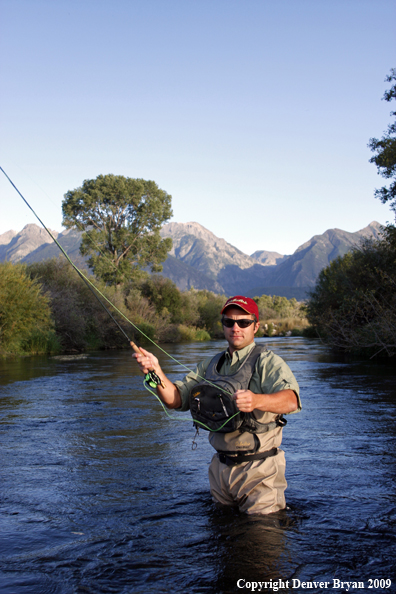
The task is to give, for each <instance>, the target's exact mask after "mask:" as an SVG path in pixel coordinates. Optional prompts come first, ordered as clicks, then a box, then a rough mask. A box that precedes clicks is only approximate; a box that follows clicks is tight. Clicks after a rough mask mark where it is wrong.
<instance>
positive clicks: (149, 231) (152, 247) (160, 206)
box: [62, 174, 172, 285]
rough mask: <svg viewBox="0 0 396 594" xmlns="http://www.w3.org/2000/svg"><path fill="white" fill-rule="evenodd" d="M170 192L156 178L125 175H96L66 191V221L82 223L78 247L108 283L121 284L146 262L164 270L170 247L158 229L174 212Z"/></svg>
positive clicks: (71, 225) (66, 223)
mask: <svg viewBox="0 0 396 594" xmlns="http://www.w3.org/2000/svg"><path fill="white" fill-rule="evenodd" d="M171 200H172V197H171V196H170V195H169V194H168V193H167V192H165V191H164V190H161V189H160V188H159V187H158V186H157V184H156V183H155V182H154V181H146V180H144V179H133V178H129V177H124V176H122V175H111V174H109V175H98V177H97V178H96V179H88V180H85V181H84V182H83V184H82V186H81V187H80V188H77V189H76V190H71V191H68V192H67V193H66V194H65V196H64V200H63V203H62V211H63V225H64V226H65V227H67V228H79V229H80V230H81V229H83V230H84V231H85V232H84V233H83V236H82V241H81V246H80V252H81V254H82V255H84V256H85V255H89V256H90V257H89V260H88V265H89V266H90V268H92V270H93V272H94V273H95V275H96V276H97V277H98V278H101V279H103V280H104V281H105V282H106V283H108V284H111V285H113V284H115V285H117V284H120V283H121V282H123V281H125V280H127V279H130V278H132V277H134V276H136V275H137V273H138V271H139V270H141V269H142V268H144V267H147V266H149V267H151V270H152V272H161V270H162V266H161V262H163V261H164V260H165V259H166V256H167V253H168V251H169V250H170V249H171V247H172V240H171V239H170V238H166V239H162V238H161V236H160V229H161V227H162V225H163V224H164V223H165V222H166V221H168V220H169V219H170V217H171V216H172V208H171Z"/></svg>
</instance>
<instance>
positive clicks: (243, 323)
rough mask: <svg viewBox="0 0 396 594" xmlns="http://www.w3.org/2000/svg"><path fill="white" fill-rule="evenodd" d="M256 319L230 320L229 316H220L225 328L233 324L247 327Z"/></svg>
mask: <svg viewBox="0 0 396 594" xmlns="http://www.w3.org/2000/svg"><path fill="white" fill-rule="evenodd" d="M255 321H256V320H232V319H231V318H221V323H222V324H223V326H225V327H226V328H232V327H233V326H234V324H236V325H237V326H239V327H240V328H248V327H249V326H250V325H251V324H254V323H255Z"/></svg>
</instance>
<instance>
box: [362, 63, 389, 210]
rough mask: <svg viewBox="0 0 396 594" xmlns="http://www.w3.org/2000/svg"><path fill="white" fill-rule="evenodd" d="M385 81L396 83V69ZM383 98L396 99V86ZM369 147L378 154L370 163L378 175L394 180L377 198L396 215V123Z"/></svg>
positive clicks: (372, 139)
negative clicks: (387, 205) (388, 205)
mask: <svg viewBox="0 0 396 594" xmlns="http://www.w3.org/2000/svg"><path fill="white" fill-rule="evenodd" d="M385 80H386V81H388V82H392V81H396V68H392V69H391V73H390V74H389V75H388V76H387V77H386V79H385ZM383 98H384V99H385V101H392V99H396V84H394V85H393V86H391V88H390V89H389V90H388V91H385V93H384V97H383ZM390 115H392V116H396V111H391V114H390ZM368 146H369V147H370V149H371V150H372V151H373V152H376V155H374V157H372V158H371V159H370V163H375V164H376V166H377V169H378V173H379V174H380V175H382V177H385V178H386V179H393V182H392V183H391V184H390V186H389V188H387V187H386V186H383V187H382V188H380V189H379V190H376V191H375V196H376V197H377V198H379V199H380V200H381V202H383V203H385V202H389V204H390V207H391V209H392V210H393V211H395V213H396V122H393V124H389V126H388V130H387V132H385V133H384V135H383V136H382V138H381V139H380V140H377V138H371V139H370V142H369V145H368Z"/></svg>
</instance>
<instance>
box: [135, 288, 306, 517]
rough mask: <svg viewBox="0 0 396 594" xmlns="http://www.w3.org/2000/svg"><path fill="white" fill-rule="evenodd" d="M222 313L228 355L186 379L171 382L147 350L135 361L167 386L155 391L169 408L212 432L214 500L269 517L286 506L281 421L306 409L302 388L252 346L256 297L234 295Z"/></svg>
mask: <svg viewBox="0 0 396 594" xmlns="http://www.w3.org/2000/svg"><path fill="white" fill-rule="evenodd" d="M221 314H222V320H221V321H222V325H223V330H224V336H225V339H226V340H227V342H228V349H227V350H226V351H225V352H223V353H219V354H218V355H216V356H215V357H214V358H208V359H205V360H204V361H202V362H201V363H199V364H198V366H197V368H196V370H195V372H190V373H189V374H188V375H187V376H186V377H185V378H184V379H183V380H181V381H176V382H175V383H174V384H173V383H172V382H171V381H170V380H169V379H168V378H167V377H166V375H165V374H164V373H163V371H162V369H161V367H160V365H159V363H158V359H157V358H156V357H155V356H154V355H153V354H151V353H149V352H148V351H145V350H144V349H141V353H135V354H134V355H132V356H133V357H134V358H135V359H136V360H137V362H138V364H139V367H140V369H141V371H142V372H143V373H144V374H147V373H148V372H149V370H153V371H154V372H155V373H156V374H157V375H158V377H159V378H160V379H161V380H162V382H163V384H162V386H161V385H158V386H157V393H158V395H159V397H160V399H161V400H162V402H163V403H164V404H165V406H166V407H167V408H173V409H178V410H181V411H186V410H190V411H191V414H192V416H193V419H194V421H195V423H196V426H197V428H199V427H203V428H206V429H209V430H210V432H209V442H210V444H211V445H212V446H213V447H214V449H215V450H216V451H217V453H216V454H215V455H214V456H213V459H212V462H211V464H210V467H209V482H210V490H211V494H212V497H213V500H214V501H215V502H216V503H220V504H223V505H232V506H238V507H239V509H240V511H242V512H246V513H248V514H270V513H273V512H276V511H278V510H281V509H284V508H285V507H286V501H285V495H284V491H285V489H286V487H287V483H286V479H285V465H286V462H285V455H284V452H283V451H282V450H281V449H279V446H280V445H281V441H282V428H283V426H284V425H285V424H286V420H285V419H284V418H283V416H282V415H284V414H289V413H293V412H298V411H299V410H301V402H300V398H299V388H298V384H297V382H296V379H295V378H294V376H293V374H292V372H291V370H290V368H289V367H288V365H287V364H286V363H285V362H284V361H283V359H281V357H279V356H278V355H275V354H274V353H272V352H271V351H269V350H267V349H266V348H265V347H264V346H261V345H256V344H255V342H254V335H255V334H256V332H257V330H258V329H259V327H260V323H259V321H258V319H259V312H258V307H257V304H256V303H255V301H253V299H250V298H249V297H243V296H240V295H237V296H235V297H231V298H230V299H228V300H227V301H226V303H225V305H224V307H223V309H222V310H221ZM205 380H206V381H205ZM163 386H165V387H163Z"/></svg>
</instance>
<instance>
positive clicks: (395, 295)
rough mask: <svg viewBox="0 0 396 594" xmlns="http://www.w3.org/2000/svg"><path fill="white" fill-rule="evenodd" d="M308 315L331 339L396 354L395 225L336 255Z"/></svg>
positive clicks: (347, 346)
mask: <svg viewBox="0 0 396 594" xmlns="http://www.w3.org/2000/svg"><path fill="white" fill-rule="evenodd" d="M307 313H308V320H309V322H310V323H311V324H312V325H313V327H314V328H316V330H317V332H318V334H319V336H321V337H322V338H323V339H324V340H325V341H326V342H327V343H328V344H330V345H331V346H333V347H336V348H339V349H341V350H345V351H350V352H354V353H359V354H362V353H365V354H368V355H369V356H374V355H378V354H381V355H384V354H386V355H388V356H393V355H395V353H396V229H395V227H393V226H388V227H387V228H385V229H384V234H383V236H382V238H381V239H380V240H366V241H365V242H364V243H363V244H362V245H361V246H360V247H356V248H354V249H353V250H352V251H351V252H349V253H347V254H346V255H345V256H343V257H339V258H336V259H335V260H333V261H332V262H331V263H330V264H329V266H327V267H326V268H324V269H323V270H322V271H321V272H320V274H319V277H318V280H317V283H316V286H315V289H314V291H313V292H312V293H311V298H310V301H309V303H308V306H307Z"/></svg>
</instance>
